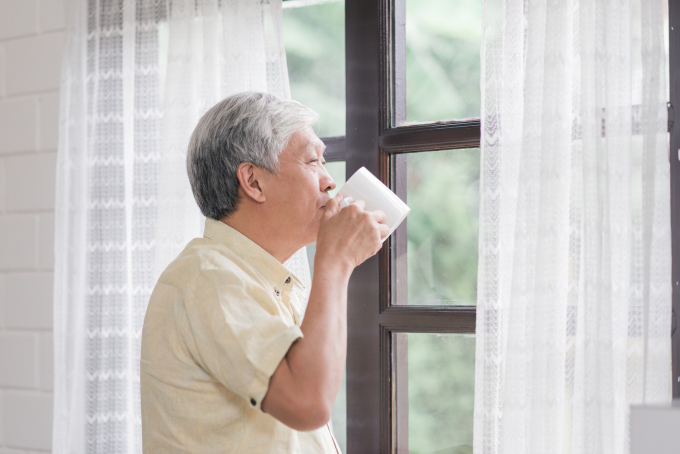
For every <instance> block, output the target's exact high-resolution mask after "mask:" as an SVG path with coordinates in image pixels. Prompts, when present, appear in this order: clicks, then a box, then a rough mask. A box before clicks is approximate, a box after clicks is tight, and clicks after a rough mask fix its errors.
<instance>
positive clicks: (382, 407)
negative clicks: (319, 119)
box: [344, 0, 480, 453]
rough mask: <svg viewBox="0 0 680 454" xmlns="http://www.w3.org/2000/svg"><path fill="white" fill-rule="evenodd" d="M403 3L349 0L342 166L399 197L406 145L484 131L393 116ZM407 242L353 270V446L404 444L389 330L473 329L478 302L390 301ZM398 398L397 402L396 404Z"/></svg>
mask: <svg viewBox="0 0 680 454" xmlns="http://www.w3.org/2000/svg"><path fill="white" fill-rule="evenodd" d="M405 6H406V2H405V0H377V1H375V2H373V1H365V0H345V55H346V63H345V64H346V66H345V67H346V104H347V120H346V121H347V123H346V131H347V133H346V136H345V141H344V145H345V147H344V148H345V149H344V151H345V161H346V169H347V170H346V174H347V175H352V174H353V173H354V172H355V171H356V170H357V169H359V168H360V167H362V166H364V167H366V168H367V169H368V170H370V171H371V172H372V173H373V174H375V175H377V176H379V177H380V179H381V180H382V181H383V182H384V183H385V184H388V185H391V186H392V188H393V189H394V190H395V191H396V192H397V194H399V195H400V196H401V197H402V198H405V195H406V194H405V193H406V180H405V178H404V176H405V170H406V160H405V157H406V155H405V153H412V152H421V151H434V150H444V149H462V148H472V147H479V141H480V121H479V119H473V120H469V121H448V122H439V123H430V124H418V125H409V126H396V125H397V124H398V123H400V121H401V120H403V119H405V113H406V112H405V108H406V91H405V90H406V85H405V81H406V77H405V76H406V62H405V55H406V53H405V48H406V37H405V27H404V25H405ZM393 36H394V40H393V39H392V38H393ZM376 113H377V115H376ZM405 247H406V236H405V231H404V230H403V229H402V230H401V231H400V232H397V233H396V234H395V235H393V236H392V237H391V238H390V239H389V240H388V241H386V242H385V244H384V245H383V248H382V249H381V251H380V252H379V253H378V255H377V256H375V257H372V258H371V259H369V260H367V261H366V262H364V263H363V264H362V265H361V266H360V267H358V268H357V269H356V270H355V271H354V273H353V274H352V277H351V279H350V284H349V291H348V351H347V450H348V452H349V453H355V452H394V451H395V450H396V448H397V445H399V446H400V450H401V449H402V448H403V447H404V445H406V446H408V445H407V443H408V434H407V433H405V432H407V430H406V429H407V427H408V426H407V425H406V424H403V423H402V424H399V423H398V421H397V418H396V412H397V411H399V417H400V418H399V421H403V420H404V419H405V418H406V413H405V411H404V405H403V401H404V400H406V399H408V396H407V395H405V393H404V392H403V388H402V391H401V392H400V394H399V395H398V394H397V393H396V390H395V386H393V384H394V381H395V380H394V378H395V377H397V379H398V380H400V381H401V380H405V379H406V377H407V368H406V367H396V366H397V365H398V364H401V366H405V365H406V349H405V345H400V346H399V348H394V349H393V345H392V333H466V334H468V333H474V332H475V325H476V308H475V307H474V306H471V307H470V306H468V307H456V306H408V305H405V304H401V305H396V304H390V303H391V299H392V298H393V297H394V296H395V295H397V294H399V293H401V294H402V295H403V294H404V293H405V291H404V289H402V290H401V291H400V290H399V289H397V288H396V287H395V288H393V286H392V285H391V282H395V281H396V279H390V276H394V275H396V273H399V274H403V273H405V272H406V270H405V268H404V267H405V262H404V261H403V260H401V261H400V260H399V257H402V258H404V257H405V254H404V252H405ZM401 281H402V282H403V281H404V279H401ZM400 299H401V297H400ZM400 302H403V301H400ZM394 355H398V356H399V358H398V359H397V361H394V359H396V358H395V357H394ZM397 401H401V402H402V405H394V404H395V403H397ZM406 411H407V410H406ZM393 422H394V424H393ZM395 429H396V430H395Z"/></svg>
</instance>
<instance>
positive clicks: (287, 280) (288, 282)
mask: <svg viewBox="0 0 680 454" xmlns="http://www.w3.org/2000/svg"><path fill="white" fill-rule="evenodd" d="M286 284H290V276H289V277H288V279H286Z"/></svg>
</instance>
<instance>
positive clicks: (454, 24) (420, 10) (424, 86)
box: [406, 0, 482, 123]
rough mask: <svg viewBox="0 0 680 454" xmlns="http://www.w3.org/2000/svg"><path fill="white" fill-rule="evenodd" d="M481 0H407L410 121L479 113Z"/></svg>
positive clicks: (446, 118) (407, 93)
mask: <svg viewBox="0 0 680 454" xmlns="http://www.w3.org/2000/svg"><path fill="white" fill-rule="evenodd" d="M481 33H482V2H481V1H480V0H406V121H407V123H422V122H431V121H440V120H457V119H463V118H470V117H479V112H480V109H479V108H480V100H481V97H480V89H479V77H480V69H479V68H480V65H479V50H480V45H481Z"/></svg>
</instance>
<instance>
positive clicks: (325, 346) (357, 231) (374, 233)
mask: <svg viewBox="0 0 680 454" xmlns="http://www.w3.org/2000/svg"><path fill="white" fill-rule="evenodd" d="M341 201H342V196H341V195H338V196H337V197H335V198H333V199H331V200H329V201H328V203H327V204H326V210H325V212H324V214H323V216H322V218H321V222H320V225H319V234H318V237H317V242H316V257H315V259H314V281H313V282H312V291H311V294H310V296H309V305H308V306H307V311H306V313H305V318H304V321H303V323H302V327H301V328H302V333H303V334H304V337H303V338H302V339H300V340H298V341H297V342H295V343H294V344H293V345H292V346H291V347H290V349H289V350H288V353H287V354H286V357H285V358H284V359H283V360H282V361H281V363H279V366H278V367H277V368H276V371H275V372H274V374H273V375H272V377H271V378H270V379H269V390H268V391H267V395H266V396H265V398H264V400H263V401H262V410H263V411H264V412H266V413H268V414H270V415H271V416H273V417H274V418H276V419H278V420H279V421H281V422H282V423H284V424H286V425H287V426H289V427H291V428H293V429H295V430H314V429H317V428H318V427H321V426H323V425H324V424H326V423H327V422H328V420H329V419H330V413H331V408H332V407H333V401H334V400H335V396H336V395H337V394H338V388H339V387H340V381H341V379H342V371H343V370H344V368H345V358H346V356H347V284H348V282H349V276H350V275H351V274H352V271H353V270H354V268H355V267H356V266H358V265H360V264H361V263H362V262H363V261H364V260H366V259H367V258H369V257H371V256H372V255H375V253H376V252H378V251H379V250H380V246H381V244H382V239H383V238H384V237H385V236H386V235H387V234H388V233H389V228H388V227H387V226H386V225H385V224H384V222H385V214H384V213H382V212H380V211H375V212H368V211H366V210H364V207H365V204H364V202H361V201H357V202H354V203H353V204H351V205H349V206H347V207H345V208H343V209H342V210H340V209H339V205H340V202H341Z"/></svg>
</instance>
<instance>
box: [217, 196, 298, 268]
mask: <svg viewBox="0 0 680 454" xmlns="http://www.w3.org/2000/svg"><path fill="white" fill-rule="evenodd" d="M220 220H221V221H222V222H223V223H225V224H226V225H228V226H229V227H231V228H232V229H234V230H236V231H238V232H239V233H241V234H242V235H244V236H245V237H247V238H248V239H249V240H251V241H252V242H253V243H255V244H257V245H258V246H260V247H261V248H262V249H264V250H265V251H267V252H268V253H269V254H271V255H272V256H273V257H274V258H275V259H276V260H278V261H279V262H281V263H284V262H285V261H286V260H288V259H289V258H291V257H292V255H293V254H294V253H295V252H296V251H297V250H298V249H300V248H301V247H302V246H300V247H297V248H296V247H295V246H294V245H291V244H290V235H284V234H282V232H279V231H278V230H277V229H276V228H273V226H276V225H277V224H276V222H274V221H273V220H270V219H263V218H262V217H261V216H257V215H253V214H252V213H249V212H248V211H247V210H243V209H239V210H237V211H236V212H234V213H232V214H231V215H230V216H228V217H225V218H222V219H220Z"/></svg>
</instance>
